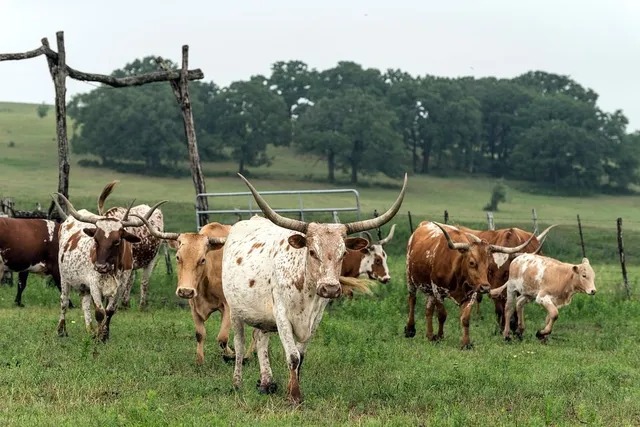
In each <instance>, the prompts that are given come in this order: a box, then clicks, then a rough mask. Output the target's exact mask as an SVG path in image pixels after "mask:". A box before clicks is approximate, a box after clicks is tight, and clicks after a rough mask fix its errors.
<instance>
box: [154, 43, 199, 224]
mask: <svg viewBox="0 0 640 427" xmlns="http://www.w3.org/2000/svg"><path fill="white" fill-rule="evenodd" d="M160 66H161V67H163V68H164V67H166V65H165V64H164V63H163V62H160ZM188 70H189V46H188V45H184V46H182V69H181V71H180V79H179V80H171V81H170V83H171V88H172V89H173V94H174V95H175V96H176V99H177V100H178V103H179V104H180V109H181V110H182V120H183V121H184V132H185V135H186V137H187V147H188V150H189V164H190V166H191V178H192V179H193V186H194V187H195V190H196V195H198V194H202V193H206V192H207V188H206V185H205V182H204V174H203V173H202V167H201V165H200V154H199V153H198V141H197V139H196V128H195V125H194V123H193V111H192V109H191V99H190V98H189V80H188V79H187V72H188ZM196 208H197V209H198V210H199V211H207V210H209V201H208V200H207V198H206V197H198V196H196ZM208 222H209V215H208V214H200V215H199V217H198V225H199V226H200V227H202V226H203V225H205V224H206V223H208Z"/></svg>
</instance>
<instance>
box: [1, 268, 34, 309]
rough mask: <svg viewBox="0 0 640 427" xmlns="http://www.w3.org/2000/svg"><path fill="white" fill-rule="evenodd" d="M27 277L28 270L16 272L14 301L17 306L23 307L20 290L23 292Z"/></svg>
mask: <svg viewBox="0 0 640 427" xmlns="http://www.w3.org/2000/svg"><path fill="white" fill-rule="evenodd" d="M28 277H29V272H28V271H21V272H19V273H18V289H17V291H16V300H15V303H16V305H17V306H18V307H24V304H22V292H24V289H25V288H26V287H27V278H28ZM0 278H2V275H0Z"/></svg>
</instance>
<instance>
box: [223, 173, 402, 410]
mask: <svg viewBox="0 0 640 427" xmlns="http://www.w3.org/2000/svg"><path fill="white" fill-rule="evenodd" d="M240 177H241V178H242V179H243V180H244V181H245V184H247V186H248V187H249V190H251V193H252V194H253V197H254V199H255V200H256V202H257V204H258V206H260V209H261V210H262V212H263V213H264V214H265V216H266V217H267V218H266V219H265V218H262V217H258V216H255V217H253V218H251V219H249V220H246V221H240V222H237V223H235V224H234V225H233V227H232V228H231V231H230V232H229V235H228V236H227V240H226V242H225V246H224V251H223V255H222V287H223V290H224V295H225V297H226V299H227V302H228V303H229V307H230V309H231V324H232V326H233V330H234V334H235V335H234V346H235V352H236V363H235V370H234V373H233V384H234V386H235V387H236V388H237V387H240V386H241V384H242V362H243V356H244V325H245V324H248V325H250V326H253V327H254V328H255V330H254V335H253V336H254V338H255V341H256V347H257V352H258V361H259V364H260V380H259V382H258V389H259V390H260V392H262V393H272V392H274V391H275V389H276V386H275V383H274V381H273V375H272V371H271V366H270V361H269V351H268V346H269V334H270V333H273V332H277V333H278V335H279V337H280V341H281V343H282V346H283V347H284V355H285V358H286V363H287V365H288V367H289V383H288V387H287V396H288V398H289V400H290V401H291V402H292V403H294V404H298V403H299V402H301V400H302V394H301V392H300V383H299V381H300V368H301V366H302V362H303V360H304V355H305V352H306V349H307V345H308V344H309V342H310V341H311V338H312V337H313V335H314V333H315V331H316V329H317V327H318V325H319V324H320V321H321V320H322V315H323V313H324V310H325V308H326V306H327V304H328V303H329V300H330V299H332V298H337V297H339V296H340V295H341V292H342V287H341V286H342V285H341V282H340V272H341V268H342V260H343V259H344V256H345V255H346V252H347V250H358V249H361V248H363V247H365V245H366V244H367V241H366V240H365V239H363V238H359V237H347V236H348V235H349V234H353V233H359V232H362V231H365V230H370V229H374V228H377V227H380V226H382V225H383V224H385V223H387V222H388V221H390V220H391V219H392V218H393V216H394V215H395V214H396V213H397V212H398V210H399V209H400V205H401V204H402V199H403V197H404V194H405V191H406V187H407V178H406V175H405V180H404V185H403V187H402V190H401V192H400V195H399V196H398V198H397V199H396V201H395V202H394V204H393V205H392V206H391V208H390V209H389V210H388V211H387V212H385V213H384V214H382V215H381V216H379V217H377V218H374V219H369V220H364V221H357V222H353V223H349V224H327V223H315V222H311V223H306V222H303V221H299V220H295V219H290V218H285V217H282V216H281V215H279V214H278V213H276V212H275V211H274V210H273V209H271V207H269V205H268V204H267V202H266V201H265V200H264V199H263V198H262V196H260V195H259V194H258V192H257V190H256V189H255V188H254V187H253V186H252V185H251V184H250V183H249V181H247V180H246V179H245V178H244V177H242V175H240ZM292 231H293V232H292Z"/></svg>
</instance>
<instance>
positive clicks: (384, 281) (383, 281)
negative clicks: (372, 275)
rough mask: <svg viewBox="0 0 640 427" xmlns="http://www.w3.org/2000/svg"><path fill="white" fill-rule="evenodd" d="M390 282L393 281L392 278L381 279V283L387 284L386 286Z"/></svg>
mask: <svg viewBox="0 0 640 427" xmlns="http://www.w3.org/2000/svg"><path fill="white" fill-rule="evenodd" d="M389 280H391V277H389V276H385V277H383V278H382V279H380V282H382V283H385V284H386V283H389Z"/></svg>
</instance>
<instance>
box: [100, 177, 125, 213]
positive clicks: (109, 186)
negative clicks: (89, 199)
mask: <svg viewBox="0 0 640 427" xmlns="http://www.w3.org/2000/svg"><path fill="white" fill-rule="evenodd" d="M119 182H120V181H118V180H117V179H116V180H115V181H111V182H110V183H108V184H107V185H105V186H104V188H103V189H102V193H100V196H99V197H98V215H104V202H105V200H107V197H109V194H111V192H112V191H113V187H115V186H116V184H117V183H119Z"/></svg>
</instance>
